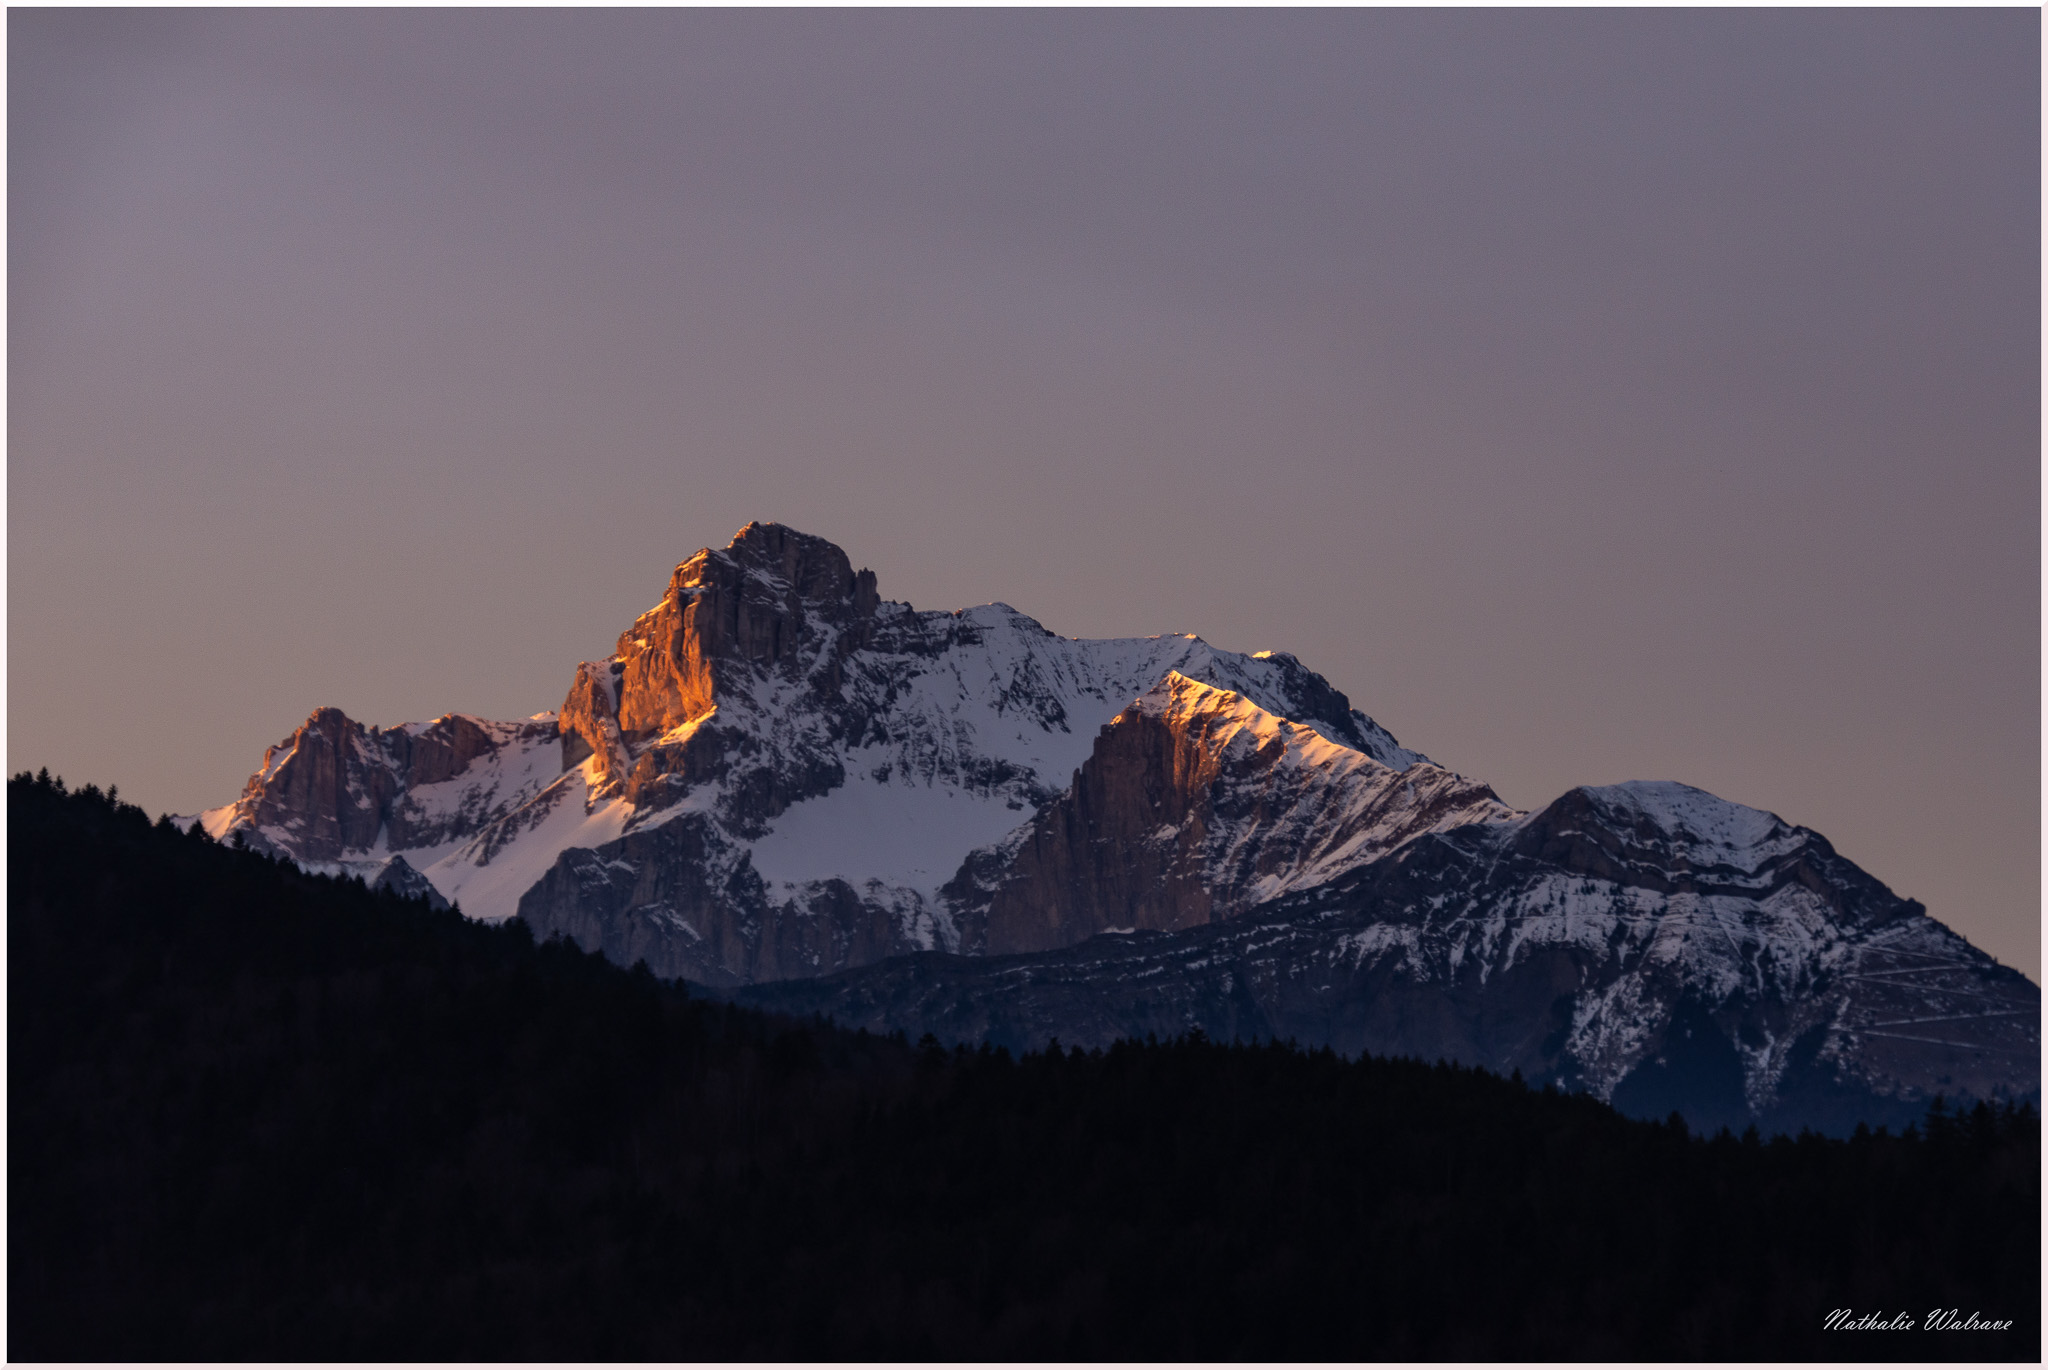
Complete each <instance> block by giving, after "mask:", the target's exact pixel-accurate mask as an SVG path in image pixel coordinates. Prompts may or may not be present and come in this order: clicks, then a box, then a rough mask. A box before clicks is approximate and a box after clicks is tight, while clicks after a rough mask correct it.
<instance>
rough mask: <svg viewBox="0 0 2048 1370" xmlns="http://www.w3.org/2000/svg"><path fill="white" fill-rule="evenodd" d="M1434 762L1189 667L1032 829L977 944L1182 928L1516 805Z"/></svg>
mask: <svg viewBox="0 0 2048 1370" xmlns="http://www.w3.org/2000/svg"><path fill="white" fill-rule="evenodd" d="M1510 812H1511V811H1510V810H1509V809H1508V807H1507V806H1506V805H1505V804H1502V803H1501V802H1500V800H1499V799H1498V798H1497V797H1495V795H1494V793H1493V791H1492V790H1491V789H1489V788H1487V787H1486V786H1485V785H1481V784H1478V783H1476V782H1474V781H1470V780H1467V779H1465V778H1464V777H1463V776H1460V775H1456V774H1453V773H1452V772H1450V771H1447V770H1444V769H1443V768H1442V767H1439V766H1434V765H1431V764H1430V763H1428V762H1427V761H1415V762H1412V763H1410V764H1409V765H1408V766H1406V767H1405V768H1402V769H1398V770H1397V769H1395V768H1394V767H1392V766H1389V765H1387V764H1385V763H1383V762H1381V761H1379V760H1376V759H1375V758H1374V757H1372V756H1371V755H1370V754H1368V753H1366V752H1364V751H1359V750H1356V749H1353V748H1351V747H1346V746H1342V745H1340V744H1338V743H1335V742H1332V741H1330V740H1329V739H1327V738H1325V737H1323V736H1322V735H1321V734H1320V733H1318V732H1316V731H1315V730H1314V729H1313V728H1310V727H1306V726H1304V725H1302V724H1299V723H1294V722H1290V721H1289V720H1287V719H1285V718H1282V717H1280V716H1278V715H1277V714H1273V713H1269V712H1268V711H1266V710H1265V709H1262V708H1260V707H1259V706H1258V705H1257V704H1254V703H1253V702H1251V701H1250V700H1249V699H1247V698H1245V697H1244V696H1243V695H1240V694H1237V693H1235V692H1233V691H1230V690H1223V689H1218V688H1216V687H1214V686H1210V685H1205V684H1203V683H1202V682H1200V681H1198V680H1193V679H1190V678H1189V677H1187V676H1184V675H1181V674H1180V673H1179V672H1177V671H1173V672H1168V674H1167V676H1166V678H1165V679H1164V680H1162V681H1161V682H1160V683H1159V684H1158V685H1156V686H1154V687H1153V688H1152V689H1151V690H1149V691H1147V692H1146V693H1145V694H1144V695H1143V696H1141V697H1140V698H1139V699H1137V700H1136V701H1134V702H1133V703H1132V704H1131V705H1130V706H1129V707H1128V708H1126V709H1124V710H1123V712H1121V713H1119V714H1118V715H1117V716H1116V717H1115V718H1114V719H1112V720H1111V721H1110V723H1109V726H1107V727H1106V728H1104V729H1103V730H1102V733H1101V735H1100V736H1099V737H1098V738H1097V739H1096V742H1095V748H1094V751H1093V753H1092V754H1091V755H1090V756H1089V758H1088V761H1087V763H1086V764H1085V765H1083V766H1082V767H1081V769H1080V771H1079V773H1078V774H1077V775H1076V776H1075V777H1074V783H1073V784H1072V785H1071V786H1070V787H1069V788H1068V789H1067V791H1066V792H1065V793H1064V794H1062V795H1060V796H1059V797H1058V798H1057V799H1055V800H1053V801H1052V802H1051V803H1050V804H1048V805H1046V806H1045V807H1044V808H1043V809H1042V810H1041V811H1040V812H1039V814H1038V815H1037V817H1035V818H1034V819H1033V820H1032V822H1031V823H1030V824H1029V825H1028V827H1027V829H1026V830H1025V832H1024V834H1023V836H1022V839H1021V841H1019V842H1018V843H1017V845H1016V851H1015V853H1014V855H1013V856H1012V857H1011V858H1010V861H1009V863H1008V867H1007V869H1006V870H1005V871H1004V873H1003V875H1002V877H1001V879H1000V883H999V884H998V885H997V886H996V888H995V889H994V890H993V891H992V892H991V897H990V898H989V900H988V902H987V911H986V913H985V914H984V915H983V916H982V919H981V920H980V922H981V925H982V927H983V928H984V929H985V932H984V933H983V935H982V936H980V937H976V936H974V934H973V929H972V927H970V931H969V935H968V938H967V945H968V948H969V949H972V950H986V951H989V952H995V953H1002V952H1013V951H1041V950H1044V949H1046V948H1049V947H1057V946H1070V945H1072V944H1073V943H1075V942H1080V941H1084V940H1086V939H1087V938H1089V937H1093V936H1095V935H1096V934H1097V933H1101V932H1108V931H1113V930H1122V931H1131V930H1133V929H1154V930H1159V931H1175V930H1178V929H1181V928H1189V927H1197V926H1200V925H1201V924H1204V923H1211V922H1215V921H1217V920H1219V919H1223V918H1228V917H1232V916H1234V915H1236V914H1240V913H1243V912H1244V911H1246V910H1247V909H1251V908H1254V907H1256V906H1258V905H1260V904H1263V903H1266V902H1268V901H1269V900H1272V899H1275V898H1278V897H1279V896H1280V895H1282V894H1285V893H1287V892H1289V891H1291V890H1296V889H1306V888H1313V887H1315V886H1317V885H1320V884H1324V883H1326V882H1327V881H1328V880H1329V879H1331V878H1333V877H1334V876H1336V875H1338V874H1341V873H1342V872H1344V871H1346V870H1349V869H1351V868H1353V867H1355V866H1359V865H1362V864H1365V863H1367V862H1371V861H1374V860H1377V859H1379V858H1380V857H1382V856H1385V855H1386V854H1387V853H1389V852H1391V851H1393V850H1395V849H1396V848H1398V847H1400V846H1401V845H1403V844H1404V843H1406V842H1408V841H1410V840H1412V839H1413V838H1415V837H1417V836H1419V835H1420V834H1422V833H1424V832H1428V831H1431V830H1432V829H1435V828H1439V827H1446V826H1455V825H1458V824H1463V823H1475V822H1484V821H1487V820H1489V819H1497V818H1503V817H1507V816H1509V815H1510Z"/></svg>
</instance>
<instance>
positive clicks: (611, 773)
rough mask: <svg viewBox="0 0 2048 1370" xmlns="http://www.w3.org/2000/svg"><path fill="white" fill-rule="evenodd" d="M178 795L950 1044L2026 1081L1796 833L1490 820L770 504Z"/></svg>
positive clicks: (1933, 954) (1708, 806)
mask: <svg viewBox="0 0 2048 1370" xmlns="http://www.w3.org/2000/svg"><path fill="white" fill-rule="evenodd" d="M180 821H181V822H189V821H197V822H198V823H200V824H202V825H203V827H204V828H205V830H206V831H207V832H208V833H210V834H212V835H213V836H215V837H217V838H222V839H226V840H236V841H240V842H243V843H245V844H246V845H249V846H252V847H255V848H257V849H259V850H262V851H267V852H271V853H273V854H277V855H281V856H287V857H289V858H291V859H292V860H293V861H295V862H297V863H298V864H299V865H301V866H303V867H305V868H307V869H309V870H314V871H324V872H330V873H352V874H357V875H361V876H362V877H363V878H364V879H365V881H366V882H368V883H370V884H373V885H381V886H386V887H390V888H395V889H397V890H399V891H400V892H402V893H411V894H420V895H423V896H426V897H427V898H429V899H430V900H431V901H434V902H440V901H444V900H445V901H449V902H453V903H455V904H457V905H458V906H459V907H460V908H461V909H462V910H463V911H464V912H465V913H467V914H469V915H470V916H472V917H475V918H480V919H484V920H490V921H498V920H503V919H507V918H511V917H514V916H516V917H518V918H520V919H522V920H523V921H525V922H526V923H527V924H528V925H530V926H531V928H532V929H533V931H534V932H535V933H536V935H539V936H543V937H545V936H548V935H551V934H560V935H562V936H565V937H570V938H573V939H575V940H576V941H577V942H578V943H580V944H581V945H582V946H584V947H585V948H586V949H591V950H602V951H603V952H604V954H605V955H607V956H608V957H610V958H611V959H613V960H615V961H617V962H619V963H620V964H622V965H631V964H633V963H635V962H638V961H643V960H644V961H645V962H647V963H648V965H649V966H650V967H651V968H652V969H653V970H654V971H655V973H657V974H658V975H661V976H663V977H665V978H678V979H684V980H688V981H690V982H692V983H694V984H696V985H699V986H702V987H704V988H705V989H706V990H708V991H710V992H713V993H716V994H719V995H722V996H727V997H732V998H736V999H739V1000H740V1001H742V1002H747V1003H751V1004H756V1005H759V1006H762V1007H767V1008H773V1009H779V1010H782V1011H786V1012H797V1013H814V1012H815V1013H822V1014H826V1015H828V1016H830V1017H832V1018H834V1019H836V1020H837V1021H839V1022H840V1023H841V1024H842V1025H844V1026H848V1027H860V1026H866V1027H872V1028H877V1029H885V1030H901V1031H904V1032H907V1033H909V1034H910V1035H912V1036H919V1035H921V1034H923V1033H926V1032H929V1033H932V1034H933V1035H935V1036H937V1037H938V1038H940V1039H941V1040H943V1041H947V1042H955V1041H969V1042H972V1041H980V1040H992V1041H995V1042H998V1043H1000V1044H1005V1045H1014V1046H1018V1047H1022V1046H1028V1045H1036V1044H1039V1043H1042V1042H1044V1041H1045V1040H1047V1039H1049V1038H1054V1037H1057V1038H1058V1039H1059V1040H1061V1041H1063V1042H1065V1043H1067V1044H1069V1045H1082V1046H1093V1045H1102V1044H1106V1043H1107V1042H1109V1041H1111V1040H1114V1039H1115V1038H1117V1037H1120V1036H1121V1037H1138V1036H1143V1035H1144V1034H1147V1033H1153V1034H1157V1035H1161V1036H1171V1035H1178V1034H1181V1033H1184V1032H1186V1031H1188V1030H1190V1029H1196V1028H1199V1029H1201V1030H1202V1031H1203V1032H1205V1033H1207V1034H1208V1035H1210V1036H1214V1037H1219V1038H1229V1037H1244V1038H1274V1037H1278V1038H1291V1039H1294V1040H1296V1041H1299V1042H1301V1043H1303V1044H1305V1045H1307V1044H1321V1045H1329V1046H1332V1047H1335V1048H1337V1049H1339V1050H1341V1051H1344V1052H1347V1053H1355V1052H1360V1051H1371V1052H1374V1053H1379V1054H1388V1053H1395V1054H1404V1055H1417V1056H1422V1057H1424V1058H1430V1059H1434V1058H1437V1057H1449V1058H1454V1059H1458V1060H1461V1061H1464V1062H1466V1063H1468V1064H1480V1065H1484V1066H1487V1067H1488V1068H1491V1069H1495V1070H1498V1071H1500V1072H1502V1073H1508V1072H1510V1071H1519V1072H1520V1073H1521V1074H1522V1075H1523V1076H1524V1077H1525V1078H1528V1079H1531V1080H1532V1081H1535V1080H1540V1081H1544V1082H1555V1083H1558V1084H1560V1085H1562V1086H1563V1087H1565V1088H1568V1089H1581V1090H1586V1091H1589V1092H1591V1093H1593V1094H1595V1095H1597V1096H1599V1097H1601V1098H1603V1099H1608V1100H1610V1101H1611V1102H1614V1103H1615V1104H1616V1105H1617V1106H1619V1107H1622V1108H1623V1109H1624V1110H1626V1111H1631V1112H1637V1113H1656V1114H1661V1113H1662V1112H1664V1111H1668V1110H1674V1109H1675V1110H1678V1111H1681V1112H1683V1113H1684V1114H1685V1115H1686V1116H1687V1117H1688V1118H1689V1119H1691V1120H1692V1121H1693V1122H1694V1123H1695V1124H1696V1125H1701V1124H1706V1125H1713V1124H1718V1123H1724V1122H1725V1123H1730V1124H1733V1125H1736V1126H1741V1125H1743V1124H1744V1123H1746V1122H1759V1123H1762V1124H1765V1125H1767V1126H1774V1127H1787V1128H1791V1127H1798V1126H1814V1127H1818V1128H1825V1129H1828V1130H1845V1129H1847V1128H1848V1127H1851V1126H1853V1125H1854V1124H1855V1123H1856V1122H1858V1121H1867V1122H1871V1123H1873V1124H1876V1123H1883V1122H1893V1123H1904V1122H1906V1121H1909V1120H1911V1119H1912V1118H1914V1117H1917V1116H1919V1115H1920V1114H1921V1113H1923V1112H1924V1111H1925V1108H1926V1105H1927V1103H1928V1101H1929V1100H1930V1099H1931V1098H1932V1097H1933V1096H1934V1095H1936V1094H1946V1095H1948V1096H1949V1097H1951V1098H1958V1097H1976V1098H1989V1097H2020V1098H2033V1099H2038V1096H2039V1088H2040V991H2039V988H2038V987H2037V986H2035V985H2034V984H2033V983H2032V982H2031V981H2029V980H2027V979H2026V977H2024V976H2022V975H2021V974H2020V973H2019V972H2017V971H2015V970H2012V969H2010V968H2008V967H2004V966H2001V965H1999V964H1998V963H1997V962H1996V961H1994V960H1993V959H1992V958H1990V957H1989V956H1987V955H1985V954H1984V953H1983V952H1981V951H1979V950H1978V949H1976V948H1975V947H1973V946H1971V945H1970V944H1969V942H1968V941H1966V940H1965V939H1964V938H1962V937H1961V936H1959V935H1957V934H1956V933H1955V932H1954V931H1952V930H1951V929H1949V928H1948V927H1947V926H1945V925H1944V924H1942V923H1940V922H1938V921H1936V920H1935V919H1933V918H1930V917H1929V916H1928V915H1927V913H1926V911H1925V909H1923V908H1922V907H1921V906H1920V905H1919V904H1918V903H1915V902H1913V901H1911V900H1907V899H1902V898H1900V897H1899V896H1897V895H1895V894H1894V893H1893V892H1892V891H1891V890H1889V889H1887V888H1886V887H1885V886H1884V885H1883V884H1882V883H1880V882H1879V881H1878V880H1877V879H1875V878H1874V877H1872V876H1871V875H1869V874H1868V873H1866V872H1864V871H1863V870H1861V869H1860V868H1858V867H1857V866H1855V865H1854V864H1853V863H1851V862H1849V861H1847V860H1845V859H1844V858H1842V857H1841V856H1839V855H1838V854H1837V853H1836V852H1835V851H1834V850H1833V848H1832V847H1831V846H1830V845H1829V844H1828V842H1827V840H1826V839H1825V838H1824V837H1822V836H1821V835H1820V834H1818V833H1815V832H1812V831H1810V830H1808V829H1805V828H1801V827H1797V826H1794V825H1792V824H1789V823H1786V822H1785V821H1784V820H1782V819H1780V818H1778V817H1777V816H1775V815H1773V814H1769V813H1765V812H1763V811H1761V810H1757V809H1751V808H1746V807H1744V806H1742V805H1739V804H1734V803H1730V802H1728V801H1726V800H1722V799H1719V798H1716V797H1715V796H1713V795H1710V794H1707V793H1705V792H1704V791H1701V790H1697V789H1693V788H1690V787H1688V786H1685V785H1681V784H1676V783H1671V782H1635V783H1630V784H1626V785H1616V786H1606V787H1582V788H1579V789H1574V790H1572V791H1570V792H1568V793H1567V794H1565V795H1563V796H1562V797H1560V798H1558V799H1557V800H1555V801H1554V802H1552V803H1551V804H1549V805H1547V806H1545V807H1544V808H1542V809H1541V810H1538V811H1536V812H1533V813H1524V812H1519V811H1517V810H1515V809H1513V808H1511V807H1510V806H1508V805H1506V804H1504V803H1503V802H1501V800H1500V799H1499V797H1498V796H1497V795H1495V794H1494V792H1493V791H1492V790H1491V789H1489V788H1488V787H1487V786H1486V785H1485V784H1483V783H1480V782H1478V781H1475V780H1471V779H1468V778H1466V777H1464V776H1461V775H1458V774H1456V773H1455V772H1452V771H1450V770H1448V769H1446V768H1444V767H1442V766H1439V765H1437V764H1436V763H1435V762H1433V761H1431V760H1430V759H1429V758H1428V757H1426V756H1424V755H1423V754H1421V753H1419V752H1416V751H1412V750H1409V749H1408V748H1405V747H1403V746H1401V745H1400V744H1399V743H1398V742H1396V741H1395V739H1394V737H1393V736H1392V734H1390V733H1389V732H1388V731H1387V730H1386V729H1385V728H1384V727H1382V726H1381V725H1380V724H1378V723H1377V722H1375V721H1374V720H1373V719H1372V718H1370V717H1368V716H1366V715H1365V714H1364V713H1361V712H1360V711H1358V710H1357V709H1354V708H1353V707H1352V706H1351V702H1350V701H1349V700H1348V699H1347V698H1346V697H1345V695H1344V694H1343V693H1341V692H1340V691H1338V690H1337V689H1336V688H1335V687H1333V686H1332V685H1331V684H1330V683H1329V682H1328V681H1326V680H1325V679H1324V678H1323V677H1321V676H1319V675H1317V674H1316V673H1315V672H1313V671H1311V670H1309V669H1308V668H1307V667H1305V666H1303V665H1302V664H1301V662H1299V661H1298V660H1296V659H1295V658H1294V657H1293V656H1291V655H1288V654H1286V653H1284V652H1260V653H1257V654H1255V655H1249V656H1247V655H1241V654H1238V653H1235V652H1228V651H1223V650H1220V649H1218V648H1215V647H1212V646H1210V645H1209V644H1208V643H1206V642H1204V641H1202V640H1201V639H1200V638H1198V637H1193V636H1164V637H1153V638H1135V639H1106V640H1093V641H1090V640H1078V639H1073V638H1066V637H1061V636H1059V635H1058V634H1056V633H1053V632H1051V631H1049V630H1047V629H1046V628H1045V627H1043V626H1042V625H1040V624H1039V623H1038V622H1036V621H1035V620H1033V619H1031V618H1029V617H1027V616H1026V615H1024V614H1021V613H1019V612H1017V611H1016V610H1014V609H1011V608H1010V607H1008V606H1007V605H1003V604H991V605H986V606H982V607H979V608H974V609H966V610H961V611H957V612H940V611H930V610H917V609H914V608H912V607H911V606H909V605H907V604H901V603H895V602H892V601H888V600H884V599H882V598H881V597H880V595H879V593H878V591H877V587H876V581H875V576H874V574H873V573H872V572H870V571H866V570H860V571H856V570H855V569H854V568H853V565H852V563H851V561H850V560H849V559H848V557H847V556H846V554H845V553H844V552H843V551H842V550H841V549H839V548H838V547H836V546H834V545H833V544H832V543H830V542H828V541H826V540H824V539H822V538H818V537H813V536H810V535H807V534H804V533H800V532H797V531H795V530H793V529H789V528H786V527H783V526H780V525H777V524H772V523H752V524H749V525H747V527H745V528H743V529H741V530H740V532H739V533H738V534H737V535H736V536H735V537H734V538H733V540H732V541H731V543H730V544H729V545H727V546H726V547H724V548H722V549H718V550H713V549H709V548H707V549H704V550H702V551H700V552H698V553H697V554H696V555H695V556H692V557H690V558H689V559H688V560H686V561H684V562H683V563H682V564H681V565H679V566H678V567H676V569H675V572H674V574H673V575H672V576H671V578H670V580H669V584H668V586H667V589H666V591H665V592H664V594H663V595H662V597H661V600H660V602H658V603H657V604H655V605H654V607H652V608H651V609H649V610H648V611H647V612H646V613H644V614H642V615H640V617H639V618H637V619H636V620H634V622H633V623H632V625H631V626H630V627H628V628H627V629H626V630H625V631H624V632H623V633H622V634H620V636H619V638H618V642H617V646H616V650H615V651H614V652H613V654H612V655H611V656H610V657H608V658H607V659H605V660H603V661H596V662H584V663H582V664H581V665H579V666H578V667H577V668H576V671H575V673H574V676H573V679H572V681H571V683H570V686H569V689H568V692H567V695H566V697H565V698H564V700H563V702H562V704H561V707H560V708H559V709H557V710H555V711H553V712H549V713H540V714H535V715H533V716H532V717H530V718H525V719H518V720H510V721H493V720H486V719H481V718H475V717H472V716H469V715H464V714H449V715H446V716H444V717H442V718H439V719H435V720H433V721H431V722H427V723H411V724H404V725H401V726H398V727H393V728H378V727H372V726H366V725H364V724H362V723H360V722H358V721H356V720H354V719H351V718H349V717H347V716H346V715H345V714H343V713H342V712H341V711H340V710H338V709H333V708H322V709H317V710H315V711H314V712H313V713H312V715H311V716H310V717H308V718H307V720H306V722H305V723H304V724H303V725H301V726H300V727H299V728H298V729H297V730H296V731H294V732H293V733H292V735H291V736H289V737H287V738H286V739H284V740H283V741H281V742H280V743H278V744H277V745H276V746H274V747H272V748H270V749H269V750H268V751H267V752H266V753H265V755H264V758H263V763H262V765H261V766H260V767H259V768H258V769H257V771H256V772H255V774H253V775H252V776H251V777H250V779H249V782H248V784H247V785H246V787H245V788H244V790H243V793H242V795H241V797H240V798H239V799H237V800H236V801H235V802H233V803H231V804H226V805H223V806H221V807H219V808H216V809H211V810H208V811H207V812H205V813H203V814H200V815H197V816H196V817H195V818H192V819H185V820H180Z"/></svg>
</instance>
